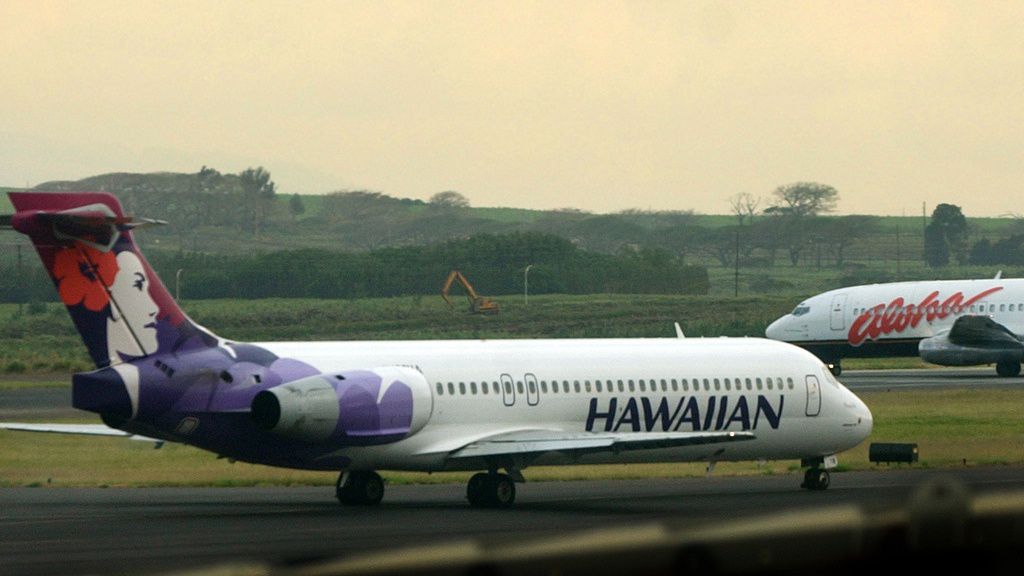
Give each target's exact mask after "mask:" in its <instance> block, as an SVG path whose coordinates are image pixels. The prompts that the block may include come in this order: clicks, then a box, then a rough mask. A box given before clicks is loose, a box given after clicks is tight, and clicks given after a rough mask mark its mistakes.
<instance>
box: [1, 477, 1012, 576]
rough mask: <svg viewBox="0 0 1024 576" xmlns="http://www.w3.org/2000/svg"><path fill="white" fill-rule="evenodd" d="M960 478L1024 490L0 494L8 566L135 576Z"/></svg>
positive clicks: (486, 539)
mask: <svg viewBox="0 0 1024 576" xmlns="http://www.w3.org/2000/svg"><path fill="white" fill-rule="evenodd" d="M940 474H952V475H956V476H957V477H959V478H961V479H962V480H963V481H964V482H966V483H967V484H968V486H969V487H970V489H971V490H972V491H973V492H974V493H981V492H995V491H1005V490H1024V468H1013V467H1001V468H979V469H963V470H954V471H950V472H936V471H925V470H912V469H902V470H896V469H890V470H880V471H871V472H847V473H837V474H834V475H833V481H832V487H831V488H830V489H829V490H827V491H825V492H807V491H804V490H800V489H799V488H798V487H797V484H798V482H799V480H800V478H799V476H797V475H788V474H787V475H781V476H761V477H730V478H724V477H723V478H716V477H712V478H700V479H675V480H646V481H593V482H552V483H533V484H530V483H528V484H525V485H521V486H520V490H519V502H518V503H517V505H516V507H515V508H514V509H512V510H475V509H470V508H469V507H468V506H467V505H466V503H465V501H464V499H463V490H464V487H463V486H461V485H440V486H389V487H388V494H387V496H386V498H385V501H384V503H383V504H382V505H381V506H379V507H377V508H343V507H341V506H339V505H338V504H337V503H336V502H335V501H334V500H333V498H332V494H331V490H330V489H324V488H244V489H236V488H204V489H193V488H181V489H158V488H148V489H46V488H16V489H6V490H2V491H0V559H2V562H0V574H68V573H93V574H128V573H133V574H134V573H140V572H160V571H167V570H177V569H182V568H186V567H192V566H201V565H210V564H216V563H222V562H228V561H234V562H237V561H250V562H251V561H259V562H268V563H272V564H274V565H287V564H296V563H305V562H311V561H316V560H321V559H325V558H332V557H338V556H340V557H345V556H351V555H353V554H358V553H361V552H365V551H379V550H387V549H393V548H396V547H402V546H410V545H419V544H426V543H437V542H446V541H451V540H453V539H470V538H472V539H478V540H480V541H481V542H483V543H484V544H489V543H497V542H500V543H506V542H510V541H513V540H522V539H540V538H544V537H546V536H550V535H554V534H558V535H562V534H566V533H569V532H570V531H573V530H584V529H592V528H617V527H627V526H638V525H643V524H645V523H652V522H658V523H665V524H667V525H669V526H672V527H679V526H681V525H685V526H701V525H709V524H713V523H715V522H718V521H720V520H723V519H735V518H739V517H744V516H757V515H763V514H768V513H774V512H779V511H783V510H806V509H821V510H822V512H823V513H827V511H826V508H827V507H828V506H831V505H835V504H851V503H852V504H857V505H860V506H863V507H864V508H865V509H866V510H868V511H878V510H883V509H887V508H891V507H894V506H899V505H901V504H902V503H903V502H904V501H905V500H906V499H907V497H908V495H909V494H910V493H911V492H912V490H913V488H914V487H915V486H917V485H920V483H922V482H924V481H926V480H927V479H929V478H934V477H936V476H937V475H940Z"/></svg>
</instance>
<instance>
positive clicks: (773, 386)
mask: <svg viewBox="0 0 1024 576" xmlns="http://www.w3.org/2000/svg"><path fill="white" fill-rule="evenodd" d="M773 388H775V385H774V384H772V383H771V382H769V383H768V389H769V390H771V389H773Z"/></svg>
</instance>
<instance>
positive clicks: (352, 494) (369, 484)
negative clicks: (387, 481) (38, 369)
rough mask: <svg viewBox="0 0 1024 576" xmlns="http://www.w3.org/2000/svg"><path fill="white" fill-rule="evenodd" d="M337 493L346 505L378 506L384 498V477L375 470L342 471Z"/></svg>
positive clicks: (339, 500)
mask: <svg viewBox="0 0 1024 576" xmlns="http://www.w3.org/2000/svg"><path fill="white" fill-rule="evenodd" d="M335 494H336V495H337V497H338V502H341V503H342V504H345V505H346V506H376V505H377V504H380V501H381V499H382V498H384V479H382V478H381V477H380V474H377V473H376V472H373V471H351V472H342V473H341V474H340V475H339V476H338V482H337V484H335Z"/></svg>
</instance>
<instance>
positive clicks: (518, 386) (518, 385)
mask: <svg viewBox="0 0 1024 576" xmlns="http://www.w3.org/2000/svg"><path fill="white" fill-rule="evenodd" d="M516 391H517V392H519V393H520V394H522V393H523V381H522V380H516Z"/></svg>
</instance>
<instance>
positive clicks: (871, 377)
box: [839, 366, 1024, 392]
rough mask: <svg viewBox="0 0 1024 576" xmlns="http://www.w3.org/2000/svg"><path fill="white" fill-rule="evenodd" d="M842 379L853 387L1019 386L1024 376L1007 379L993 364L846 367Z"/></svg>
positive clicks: (1022, 384) (1022, 385)
mask: <svg viewBox="0 0 1024 576" xmlns="http://www.w3.org/2000/svg"><path fill="white" fill-rule="evenodd" d="M839 381H840V382H842V383H843V384H845V385H846V386H847V387H848V388H850V390H853V391H854V392H856V391H857V390H887V389H901V390H911V389H940V388H1020V389H1022V390H1024V376H1017V377H1014V378H1004V377H1002V376H999V375H997V374H996V369H995V368H994V367H992V366H983V367H971V368H920V369H914V370H847V371H844V372H843V374H842V375H841V376H839Z"/></svg>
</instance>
